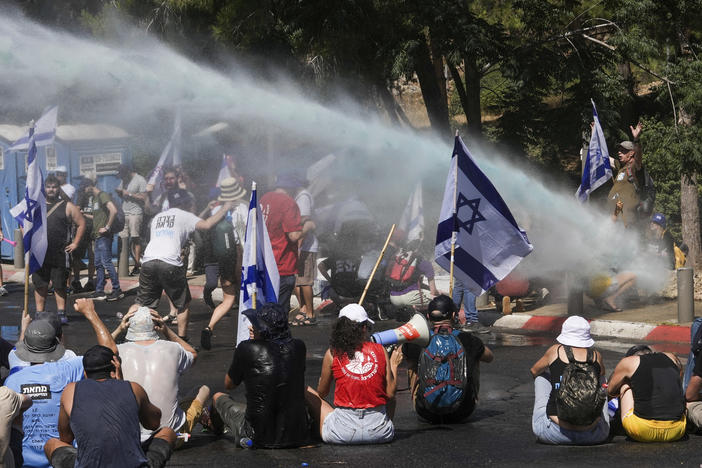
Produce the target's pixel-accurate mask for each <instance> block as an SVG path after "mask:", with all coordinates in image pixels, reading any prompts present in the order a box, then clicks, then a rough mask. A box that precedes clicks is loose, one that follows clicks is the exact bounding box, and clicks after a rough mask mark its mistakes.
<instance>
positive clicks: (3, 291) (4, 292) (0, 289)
mask: <svg viewBox="0 0 702 468" xmlns="http://www.w3.org/2000/svg"><path fill="white" fill-rule="evenodd" d="M8 294H10V291H8V290H7V289H6V288H5V286H0V296H7V295H8Z"/></svg>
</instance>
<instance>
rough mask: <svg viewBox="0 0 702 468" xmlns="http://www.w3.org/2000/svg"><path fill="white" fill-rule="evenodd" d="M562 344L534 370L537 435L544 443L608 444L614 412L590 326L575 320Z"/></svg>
mask: <svg viewBox="0 0 702 468" xmlns="http://www.w3.org/2000/svg"><path fill="white" fill-rule="evenodd" d="M556 341H557V342H558V343H556V344H554V345H552V346H551V347H549V348H548V349H547V350H546V353H544V355H543V356H542V357H541V358H540V359H539V360H538V361H536V363H535V364H534V365H533V366H532V368H531V375H532V376H533V377H534V413H533V416H532V421H531V427H532V430H533V431H534V435H535V436H536V438H537V440H538V441H539V442H541V443H544V444H554V445H561V444H563V445H592V444H599V443H602V442H604V441H605V440H606V439H607V437H608V436H609V413H607V405H606V404H605V402H606V396H605V394H604V390H602V386H601V382H602V381H604V374H605V366H604V362H603V361H602V355H601V354H600V352H599V351H597V350H596V349H594V348H593V346H594V345H595V341H594V340H593V339H592V338H591V337H590V324H589V323H588V321H587V320H585V319H584V318H582V317H579V316H577V315H575V316H572V317H569V318H568V319H567V320H566V321H565V322H563V325H562V327H561V333H560V335H558V337H557V338H556ZM578 368H580V369H579V370H580V372H576V371H577V370H578ZM578 374H579V375H580V378H578Z"/></svg>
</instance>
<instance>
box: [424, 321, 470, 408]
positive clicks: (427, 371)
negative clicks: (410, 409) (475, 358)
mask: <svg viewBox="0 0 702 468" xmlns="http://www.w3.org/2000/svg"><path fill="white" fill-rule="evenodd" d="M458 333H459V332H458V331H453V330H452V329H451V328H448V329H447V328H441V329H440V330H439V331H438V333H435V334H432V336H431V338H430V339H429V345H427V347H426V348H425V349H424V351H423V352H422V354H421V355H420V356H419V362H418V365H417V373H418V376H419V391H418V393H417V399H416V404H417V405H421V406H422V407H423V408H424V409H426V410H427V411H430V412H432V413H434V414H450V413H453V412H455V411H456V410H457V409H458V408H459V407H460V406H461V403H462V402H463V399H464V398H465V396H466V393H467V390H468V366H467V361H466V353H465V349H464V348H463V345H462V344H461V341H460V340H459V339H458Z"/></svg>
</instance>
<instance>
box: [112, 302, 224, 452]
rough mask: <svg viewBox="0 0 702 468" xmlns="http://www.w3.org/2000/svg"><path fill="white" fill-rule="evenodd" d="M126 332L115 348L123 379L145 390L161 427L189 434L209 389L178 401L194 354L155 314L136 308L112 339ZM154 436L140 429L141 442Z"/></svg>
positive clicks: (134, 306) (192, 362)
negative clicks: (182, 383)
mask: <svg viewBox="0 0 702 468" xmlns="http://www.w3.org/2000/svg"><path fill="white" fill-rule="evenodd" d="M125 331H126V332H127V335H126V336H125V339H126V342H125V343H122V344H120V345H117V349H118V350H119V355H120V357H121V358H122V374H123V376H124V379H125V380H129V381H130V382H136V383H138V384H139V385H141V386H142V387H144V390H146V393H147V395H149V399H150V400H151V403H153V404H154V405H155V406H157V407H158V408H159V409H160V410H161V423H160V424H159V426H160V427H170V428H171V429H173V430H174V431H175V432H177V433H187V434H190V433H192V430H193V427H195V424H196V423H197V421H198V420H199V419H200V414H202V408H203V405H204V404H205V402H206V401H207V399H208V398H209V396H210V389H209V388H208V387H207V386H206V385H203V386H201V387H200V389H199V391H198V394H197V396H196V397H195V398H194V399H192V400H184V401H182V402H179V401H178V389H179V380H180V376H181V374H182V373H183V372H185V371H187V370H188V369H190V367H192V365H193V364H194V362H195V359H197V351H195V349H194V348H193V347H192V346H190V345H189V344H188V343H187V342H186V341H184V340H182V339H181V338H180V337H178V335H176V334H175V333H174V332H173V330H171V329H170V328H168V327H167V326H165V325H164V323H163V319H161V316H160V315H159V314H158V312H156V311H155V310H150V309H148V308H146V307H139V306H138V305H136V304H134V305H133V306H132V307H131V308H130V309H129V312H128V313H127V314H126V315H125V316H124V317H123V318H122V321H121V322H120V324H119V326H118V327H117V328H116V329H115V331H113V332H112V336H113V338H115V339H116V338H117V337H119V336H120V335H121V334H122V333H123V332H125ZM157 332H158V333H157ZM159 335H161V336H159ZM154 432H155V431H152V430H149V429H145V428H144V427H143V426H142V427H141V441H142V442H144V441H146V440H148V439H149V438H150V437H151V436H152V435H153V433H154ZM176 448H178V445H177V444H176Z"/></svg>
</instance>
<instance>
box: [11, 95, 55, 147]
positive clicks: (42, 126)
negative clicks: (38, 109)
mask: <svg viewBox="0 0 702 468" xmlns="http://www.w3.org/2000/svg"><path fill="white" fill-rule="evenodd" d="M57 118H58V106H54V107H52V108H50V109H49V110H48V111H46V112H45V113H44V115H42V116H41V117H39V120H37V122H36V123H35V124H34V144H35V145H36V147H37V148H41V147H42V146H49V145H50V144H52V143H53V142H54V138H55V137H56V120H57ZM29 138H30V137H29V133H27V134H26V135H24V136H23V137H22V138H20V139H19V140H17V141H15V142H14V143H12V146H10V147H9V148H8V149H7V151H8V152H9V151H27V150H28V149H29Z"/></svg>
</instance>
